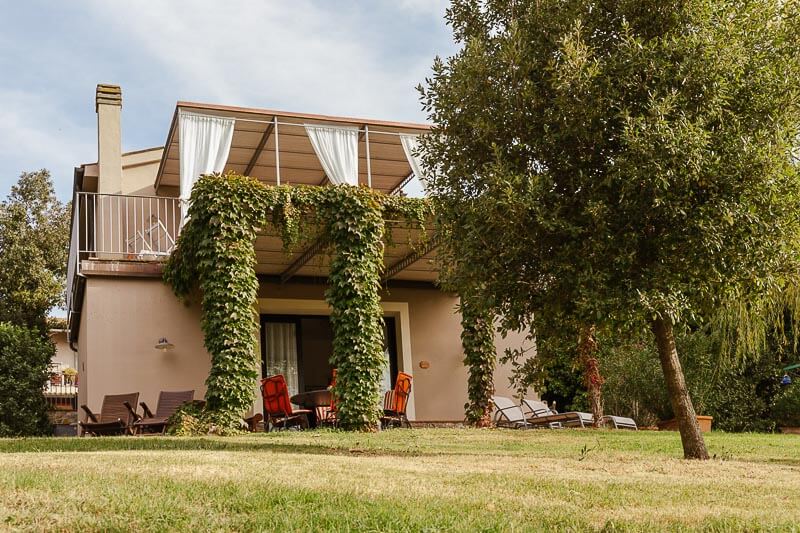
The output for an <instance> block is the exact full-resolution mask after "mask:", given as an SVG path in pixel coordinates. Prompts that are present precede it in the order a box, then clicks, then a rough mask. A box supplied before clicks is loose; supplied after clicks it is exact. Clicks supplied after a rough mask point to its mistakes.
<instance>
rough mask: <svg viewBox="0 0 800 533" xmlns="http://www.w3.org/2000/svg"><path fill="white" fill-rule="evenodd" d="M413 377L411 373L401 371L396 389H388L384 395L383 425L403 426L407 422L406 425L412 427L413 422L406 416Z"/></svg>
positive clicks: (396, 382) (395, 384) (395, 385)
mask: <svg viewBox="0 0 800 533" xmlns="http://www.w3.org/2000/svg"><path fill="white" fill-rule="evenodd" d="M411 379H412V377H411V375H410V374H406V373H405V372H399V373H398V374H397V381H395V383H394V389H392V390H390V391H386V395H385V396H384V397H383V416H382V417H381V425H382V426H383V427H395V426H396V427H403V424H404V423H405V425H406V427H408V428H411V422H409V421H408V417H407V416H406V407H408V397H409V396H410V395H411Z"/></svg>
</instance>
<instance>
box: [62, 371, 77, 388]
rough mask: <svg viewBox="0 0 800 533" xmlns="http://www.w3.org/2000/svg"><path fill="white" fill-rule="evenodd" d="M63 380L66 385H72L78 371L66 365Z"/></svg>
mask: <svg viewBox="0 0 800 533" xmlns="http://www.w3.org/2000/svg"><path fill="white" fill-rule="evenodd" d="M62 374H64V381H65V382H66V384H67V385H74V384H75V376H77V375H78V371H77V370H75V369H74V368H70V367H67V368H65V369H64V372H62Z"/></svg>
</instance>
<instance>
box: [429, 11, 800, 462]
mask: <svg viewBox="0 0 800 533" xmlns="http://www.w3.org/2000/svg"><path fill="white" fill-rule="evenodd" d="M447 20H448V23H449V24H450V25H451V27H452V29H453V34H454V37H455V40H456V41H457V43H458V44H460V45H461V48H460V50H459V51H458V52H457V53H456V54H455V55H453V56H452V57H450V58H447V59H446V60H441V59H438V58H437V59H436V61H435V62H434V65H433V75H432V76H431V78H430V79H428V80H427V81H426V84H425V86H424V87H421V88H420V90H421V93H422V102H423V106H424V108H425V109H426V110H427V112H428V114H429V118H430V119H431V120H432V122H433V123H434V124H435V127H434V129H433V131H432V134H431V135H429V136H427V138H426V139H425V140H424V147H423V148H424V153H425V159H426V167H427V168H428V170H429V173H430V176H429V179H428V189H429V192H430V193H431V195H432V196H433V197H434V198H435V200H436V204H437V210H438V213H439V216H440V217H441V223H442V233H443V235H444V237H445V239H444V248H443V253H442V256H443V258H444V260H445V261H446V262H448V263H449V264H451V265H453V266H452V267H451V268H448V269H444V274H445V276H447V277H449V282H450V283H452V284H454V285H456V286H470V285H476V284H477V285H480V286H481V287H482V290H483V291H484V293H485V294H487V295H488V300H487V301H489V302H490V304H491V306H492V307H493V308H494V310H495V312H496V313H497V314H498V316H500V317H502V319H503V321H504V326H505V327H506V328H509V329H510V328H518V327H528V328H530V330H531V334H536V323H537V320H548V317H552V316H563V317H567V319H568V320H570V322H571V323H575V324H583V325H584V327H587V328H590V327H591V326H592V325H594V326H595V327H605V326H606V325H610V326H612V327H617V326H620V325H622V326H623V327H625V328H630V327H641V328H647V329H649V330H650V331H651V332H652V334H653V335H654V337H655V340H656V344H657V346H658V354H659V358H660V362H661V366H662V370H663V374H664V377H665V381H666V386H667V389H668V393H669V396H670V401H671V403H672V406H673V411H674V412H675V415H676V417H677V419H678V422H679V427H680V433H681V439H682V442H683V448H684V455H685V456H686V457H687V458H698V459H703V458H707V457H708V453H707V451H706V448H705V444H704V441H703V438H702V435H701V433H700V430H699V427H698V425H697V421H696V418H695V412H694V408H693V405H692V402H691V398H690V397H689V394H688V392H687V387H686V384H685V380H684V376H683V372H682V369H681V362H680V359H679V357H678V353H677V351H676V348H675V341H674V334H673V326H674V325H676V324H677V323H680V322H683V321H686V320H689V319H691V320H693V321H700V322H702V321H703V320H706V318H705V317H709V316H712V315H713V314H714V311H715V309H716V308H718V307H719V306H720V305H721V303H722V302H724V301H726V300H730V299H739V300H745V301H746V300H747V299H748V298H751V297H753V298H758V295H759V294H762V293H765V292H769V291H775V290H776V289H777V288H779V287H782V286H785V285H786V284H787V283H790V282H791V280H792V279H795V278H796V273H797V272H798V260H799V258H800V248H799V247H798V235H800V223H799V221H798V209H797V205H798V202H799V201H800V177H798V172H797V168H796V167H795V165H794V163H793V160H792V157H791V154H792V153H793V150H796V147H797V146H796V145H797V137H798V108H799V107H800V85H799V84H798V82H797V80H798V79H800V65H799V63H800V39H797V35H798V34H800V31H799V30H800V27H798V25H799V23H798V20H800V16H799V14H798V3H797V2H780V1H774V0H754V1H752V2H746V3H744V2H737V1H733V0H713V1H712V0H699V1H693V2H686V1H679V0H658V1H656V0H617V1H614V0H611V1H609V0H605V1H594V0H529V1H524V0H485V1H481V0H461V1H459V0H455V1H453V2H452V5H451V7H450V8H449V9H448V12H447ZM794 153H795V154H796V153H797V152H796V151H795V152H794ZM549 329H552V328H549Z"/></svg>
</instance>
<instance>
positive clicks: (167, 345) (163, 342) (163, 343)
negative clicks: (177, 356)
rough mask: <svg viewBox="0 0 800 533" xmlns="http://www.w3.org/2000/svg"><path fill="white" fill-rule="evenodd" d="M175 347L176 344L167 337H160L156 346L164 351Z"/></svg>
mask: <svg viewBox="0 0 800 533" xmlns="http://www.w3.org/2000/svg"><path fill="white" fill-rule="evenodd" d="M174 347H175V345H174V344H172V343H171V342H169V341H168V340H167V338H166V337H161V338H160V339H158V343H157V344H156V346H155V348H156V350H161V351H162V352H166V351H167V350H171V349H173V348H174Z"/></svg>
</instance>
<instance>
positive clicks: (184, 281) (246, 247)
mask: <svg viewBox="0 0 800 533" xmlns="http://www.w3.org/2000/svg"><path fill="white" fill-rule="evenodd" d="M188 215H189V217H188V220H187V222H186V224H185V226H184V228H183V230H182V232H181V235H180V238H179V240H178V246H177V249H176V251H175V252H173V254H172V256H171V257H170V258H169V261H168V262H167V266H166V269H165V273H164V279H165V281H166V282H167V283H168V284H170V285H171V286H172V288H173V290H174V291H175V293H176V294H177V295H178V296H179V297H184V298H185V297H187V296H188V295H189V294H190V293H191V292H192V291H193V290H194V289H195V288H199V290H200V292H201V295H202V296H201V298H202V310H203V322H202V327H203V333H204V335H205V345H206V349H207V350H208V352H209V353H210V354H211V372H210V373H209V376H208V380H207V381H206V385H207V388H208V391H207V393H206V401H207V403H206V412H205V413H204V414H203V416H205V417H207V418H208V419H209V420H212V421H213V422H214V423H215V424H216V425H217V426H218V427H221V428H231V427H235V426H236V425H237V424H238V423H239V418H240V416H241V414H242V413H243V412H244V411H246V410H247V409H248V408H249V407H250V405H251V404H252V400H253V388H254V387H253V384H254V383H255V380H256V379H257V372H256V368H257V358H256V352H255V346H256V333H257V330H258V325H257V324H258V322H257V315H256V311H255V307H254V303H255V301H256V296H257V292H258V278H257V276H256V272H255V265H256V255H255V238H256V234H257V232H258V231H259V229H260V228H264V227H265V226H266V225H272V226H273V227H275V228H276V229H277V230H278V231H279V232H280V234H281V236H282V239H283V242H284V247H285V248H287V249H288V248H290V247H291V246H293V245H295V244H297V243H299V242H304V241H309V240H311V239H323V240H324V242H326V243H327V244H328V249H330V250H331V253H332V254H333V257H332V261H331V267H330V274H329V287H328V290H327V291H326V293H325V298H326V300H327V302H328V304H329V305H330V306H331V325H332V328H333V333H334V343H333V357H332V359H331V363H332V364H333V365H334V366H335V367H336V368H337V383H336V391H335V393H336V395H337V407H338V414H339V420H340V423H341V426H342V427H343V428H346V429H354V430H371V429H374V428H375V427H376V426H377V422H378V416H379V411H378V402H379V397H378V394H379V383H380V377H381V375H382V369H383V366H384V365H385V364H386V361H385V358H384V350H383V327H382V320H383V313H382V310H381V307H380V289H381V275H382V273H383V251H384V239H385V237H386V235H387V233H388V232H387V231H386V224H387V219H400V220H402V221H404V222H406V223H410V224H414V225H417V226H419V227H420V228H421V229H424V224H425V222H426V220H428V219H429V218H431V216H432V209H431V206H430V204H429V203H428V202H427V201H426V200H420V199H411V198H404V197H400V196H388V195H385V194H382V193H380V192H377V191H374V190H372V189H367V188H361V187H350V186H346V185H345V186H336V187H333V186H331V187H306V186H269V185H265V184H263V183H261V182H259V181H258V180H256V179H253V178H249V177H245V176H239V175H236V174H227V175H224V176H223V175H218V174H217V175H208V176H203V177H201V178H200V179H199V180H198V182H197V183H196V184H195V186H194V188H193V190H192V197H191V206H190V208H189V213H188ZM422 234H423V235H424V231H423V232H422Z"/></svg>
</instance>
